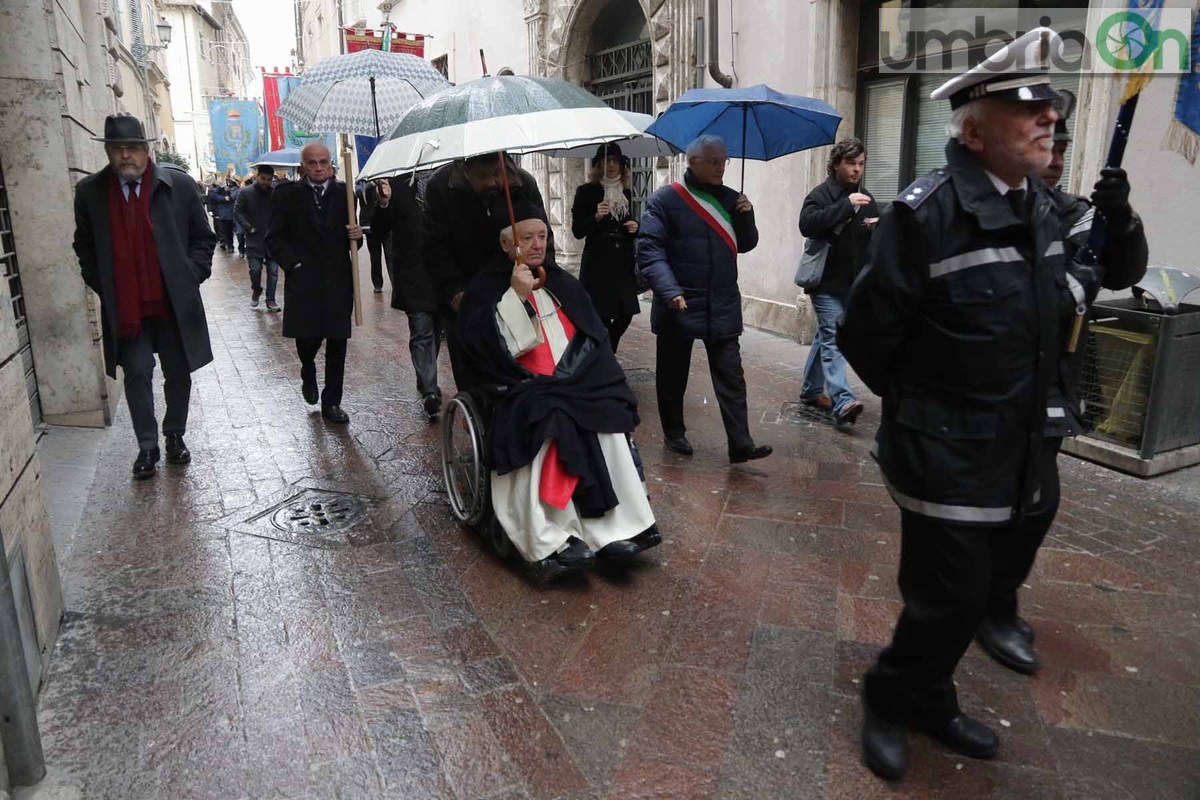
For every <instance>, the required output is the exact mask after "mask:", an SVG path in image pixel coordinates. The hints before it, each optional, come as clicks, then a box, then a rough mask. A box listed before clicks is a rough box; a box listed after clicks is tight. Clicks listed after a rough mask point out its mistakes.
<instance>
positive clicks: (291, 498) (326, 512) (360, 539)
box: [216, 485, 415, 548]
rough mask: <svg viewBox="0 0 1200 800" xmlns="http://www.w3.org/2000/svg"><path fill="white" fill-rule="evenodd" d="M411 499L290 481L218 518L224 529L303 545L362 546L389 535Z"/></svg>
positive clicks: (390, 535)
mask: <svg viewBox="0 0 1200 800" xmlns="http://www.w3.org/2000/svg"><path fill="white" fill-rule="evenodd" d="M414 502H415V501H412V500H409V499H408V498H407V496H404V497H401V496H400V495H399V494H397V495H396V497H395V498H394V502H392V501H391V500H386V499H384V498H378V497H367V496H364V495H357V494H351V493H349V492H340V491H338V490H336V489H330V488H325V487H318V486H303V485H295V486H289V487H287V488H286V489H281V490H279V491H278V492H273V493H272V494H270V495H268V496H266V497H263V498H262V499H261V500H260V501H259V502H258V504H256V505H255V506H253V507H252V508H249V509H246V508H243V509H240V510H238V511H234V512H232V513H231V514H229V515H228V516H226V517H224V518H223V519H221V520H218V521H217V523H216V524H217V525H219V526H220V527H222V528H225V529H226V530H230V531H235V532H237V533H243V534H246V535H247V536H260V537H262V538H264V539H274V540H275V541H278V542H289V543H290V544H298V545H303V546H305V547H321V548H336V547H361V546H363V545H371V544H379V543H380V542H386V541H390V540H391V539H392V537H393V536H394V531H393V527H394V526H393V523H394V522H395V521H396V519H397V518H398V517H399V516H400V514H401V513H403V511H404V510H407V508H409V507H411V506H412V505H413V503H414Z"/></svg>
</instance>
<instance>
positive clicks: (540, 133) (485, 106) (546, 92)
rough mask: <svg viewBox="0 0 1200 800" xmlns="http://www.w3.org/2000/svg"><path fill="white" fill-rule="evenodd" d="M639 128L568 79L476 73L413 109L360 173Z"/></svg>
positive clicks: (539, 148) (613, 137)
mask: <svg viewBox="0 0 1200 800" xmlns="http://www.w3.org/2000/svg"><path fill="white" fill-rule="evenodd" d="M640 133H641V131H639V130H638V129H637V128H636V127H634V126H633V125H631V124H630V123H629V121H628V120H626V119H625V118H624V117H622V116H621V115H620V114H619V113H618V112H616V111H614V110H613V109H611V108H609V107H608V106H606V105H605V104H604V103H603V101H601V100H600V98H598V97H596V96H595V95H594V94H592V93H591V92H588V91H587V90H585V89H581V88H580V87H578V86H575V85H574V84H570V83H567V82H566V81H560V80H554V79H552V78H526V77H516V76H506V77H494V78H479V79H478V80H473V81H470V82H468V83H464V84H460V85H458V86H455V87H453V88H450V89H445V90H443V91H441V92H438V93H437V94H436V95H434V96H433V97H430V98H427V99H425V100H422V101H421V102H420V103H418V104H417V105H415V106H413V107H412V109H411V110H409V112H408V113H407V114H405V115H404V118H403V119H401V120H400V123H399V124H398V125H397V126H396V128H395V130H394V131H393V132H392V134H391V136H389V137H388V140H387V141H385V142H381V143H380V144H379V146H378V147H376V148H375V152H374V153H373V154H372V155H371V158H370V159H369V160H368V161H367V163H366V164H365V165H364V166H363V170H362V173H363V177H364V178H367V179H370V178H379V177H384V176H388V175H397V174H399V173H402V172H410V171H412V170H414V169H429V168H432V167H434V166H437V165H439V164H445V163H446V162H448V161H452V160H454V159H458V158H470V157H471V156H476V155H482V154H484V153H494V152H496V151H498V150H505V151H507V152H510V153H533V152H543V151H548V150H559V149H562V148H567V147H576V146H582V145H591V146H593V147H594V146H596V145H597V144H600V143H602V142H613V141H617V140H621V139H629V138H632V137H635V136H638V135H639V134H640Z"/></svg>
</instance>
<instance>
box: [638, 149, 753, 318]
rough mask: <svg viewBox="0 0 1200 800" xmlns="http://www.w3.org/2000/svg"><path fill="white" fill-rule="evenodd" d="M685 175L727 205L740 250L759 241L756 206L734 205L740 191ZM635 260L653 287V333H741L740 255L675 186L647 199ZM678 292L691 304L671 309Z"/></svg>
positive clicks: (718, 201)
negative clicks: (740, 207)
mask: <svg viewBox="0 0 1200 800" xmlns="http://www.w3.org/2000/svg"><path fill="white" fill-rule="evenodd" d="M684 180H685V181H686V182H687V183H688V184H689V185H691V186H693V187H695V188H696V189H698V190H700V191H703V192H705V193H706V194H708V195H709V196H710V197H712V198H713V200H714V201H715V202H717V203H720V204H721V207H722V208H724V209H725V212H726V214H727V216H728V217H729V219H730V220H732V224H733V229H734V231H735V232H736V234H737V251H738V253H748V252H750V251H751V250H753V249H754V248H755V247H757V246H758V227H757V225H755V222H754V211H752V210H751V211H745V212H742V211H737V210H735V209H734V206H735V205H737V198H738V193H737V192H736V191H734V190H733V189H730V188H729V187H728V186H706V185H702V184H698V183H695V182H694V180H693V178H692V171H691V170H688V171H687V173H686V174H685V175H684ZM637 264H638V269H640V270H641V271H642V274H643V275H644V276H645V277H646V280H647V281H649V282H650V288H651V289H653V290H654V302H653V304H652V305H651V306H650V329H651V330H653V331H654V333H656V334H658V335H659V336H669V337H672V338H676V339H703V340H705V341H714V340H719V339H730V338H733V337H735V336H740V335H741V333H742V294H741V292H740V291H739V290H738V265H737V256H736V255H735V254H734V253H733V251H732V250H731V249H730V248H729V246H728V245H727V244H726V243H725V241H724V240H723V239H722V238H721V236H720V234H718V233H717V232H715V231H714V230H713V229H712V227H710V226H709V224H708V223H707V222H705V221H704V220H703V219H701V217H700V215H699V214H697V213H696V212H695V211H693V210H692V208H691V206H689V205H688V203H687V202H686V201H685V200H684V199H683V198H682V197H680V196H679V193H678V192H676V191H675V189H674V188H673V187H671V186H664V187H662V188H661V189H659V190H658V191H656V192H655V193H654V194H652V195H650V198H649V199H648V200H647V201H646V210H645V211H643V212H642V226H641V228H640V229H639V230H638V239H637ZM679 295H683V296H684V299H686V300H687V308H686V309H685V310H683V311H675V310H673V309H671V308H668V307H667V303H668V302H670V301H671V300H672V299H673V298H675V297H678V296H679Z"/></svg>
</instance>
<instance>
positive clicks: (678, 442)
mask: <svg viewBox="0 0 1200 800" xmlns="http://www.w3.org/2000/svg"><path fill="white" fill-rule="evenodd" d="M666 444H667V449H668V450H670V451H671V452H672V453H679V455H681V456H690V455H691V454H692V452H693V451H692V443H691V442H689V441H688V440H687V437H686V436H675V437H671V436H668V437H667V439H666Z"/></svg>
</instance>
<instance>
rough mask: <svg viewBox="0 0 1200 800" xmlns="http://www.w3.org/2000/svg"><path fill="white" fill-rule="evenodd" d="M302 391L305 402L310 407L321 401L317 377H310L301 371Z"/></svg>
mask: <svg viewBox="0 0 1200 800" xmlns="http://www.w3.org/2000/svg"><path fill="white" fill-rule="evenodd" d="M300 381H301V384H300V391H301V393H303V395H304V402H306V403H308V404H309V405H310V406H315V405H316V404H317V401H318V400H320V399H321V394H320V391H319V390H318V389H317V379H316V377H315V376H314V377H311V378H310V377H308V376H307V375H305V374H304V370H300Z"/></svg>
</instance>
